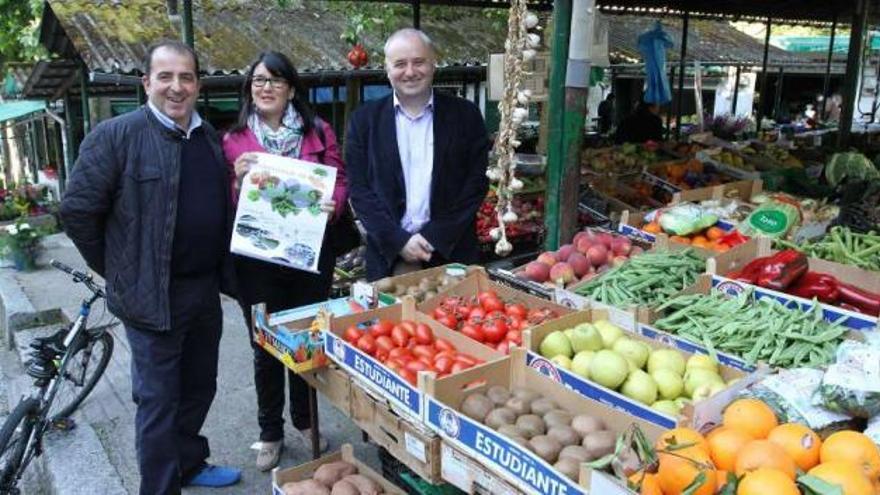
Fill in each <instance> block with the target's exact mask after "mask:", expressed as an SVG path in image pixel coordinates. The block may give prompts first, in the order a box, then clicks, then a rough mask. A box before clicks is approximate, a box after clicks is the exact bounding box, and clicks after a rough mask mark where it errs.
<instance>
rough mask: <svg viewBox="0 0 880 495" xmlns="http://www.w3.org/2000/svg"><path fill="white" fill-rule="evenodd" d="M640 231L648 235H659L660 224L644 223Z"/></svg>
mask: <svg viewBox="0 0 880 495" xmlns="http://www.w3.org/2000/svg"><path fill="white" fill-rule="evenodd" d="M642 230H644V231H645V232H647V233H649V234H659V233H660V232H661V231H662V230H663V229H661V228H660V224H659V223H657V222H650V223H646V224H645V225H643V226H642Z"/></svg>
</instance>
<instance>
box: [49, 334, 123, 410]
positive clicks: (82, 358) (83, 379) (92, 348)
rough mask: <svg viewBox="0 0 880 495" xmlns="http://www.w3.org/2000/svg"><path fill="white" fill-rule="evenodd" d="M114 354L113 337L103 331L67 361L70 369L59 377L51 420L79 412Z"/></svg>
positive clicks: (50, 407)
mask: <svg viewBox="0 0 880 495" xmlns="http://www.w3.org/2000/svg"><path fill="white" fill-rule="evenodd" d="M112 354H113V336H112V335H111V334H110V333H109V332H104V333H102V334H101V335H100V336H98V337H96V338H90V339H88V340H86V341H85V343H84V344H83V345H82V346H80V347H79V348H78V349H77V350H76V351H75V352H74V353H73V354H72V355H71V356H70V357H69V358H68V362H67V368H66V369H65V370H64V373H63V374H61V375H60V376H58V378H57V383H56V385H55V387H56V388H55V396H54V397H53V398H52V404H51V405H50V406H49V412H48V414H47V417H48V418H49V420H50V421H56V420H59V419H62V418H67V417H70V415H71V414H73V412H74V411H76V409H77V408H78V407H79V406H80V404H82V401H83V400H85V398H86V397H87V396H88V395H89V393H91V391H92V389H94V388H95V385H96V384H97V383H98V380H99V379H100V378H101V375H103V374H104V370H106V369H107V364H108V363H109V362H110V356H111V355H112Z"/></svg>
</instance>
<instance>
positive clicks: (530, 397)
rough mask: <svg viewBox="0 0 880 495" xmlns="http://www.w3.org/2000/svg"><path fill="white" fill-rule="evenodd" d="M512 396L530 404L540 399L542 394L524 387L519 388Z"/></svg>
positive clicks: (512, 392)
mask: <svg viewBox="0 0 880 495" xmlns="http://www.w3.org/2000/svg"><path fill="white" fill-rule="evenodd" d="M511 395H513V396H514V397H518V398H520V399H523V400H526V401H528V402H529V403H531V402H532V401H534V400H535V399H540V398H541V394H539V393H538V392H535V391H534V390H530V389H527V388H524V387H517V388H515V389H513V390H512V391H511Z"/></svg>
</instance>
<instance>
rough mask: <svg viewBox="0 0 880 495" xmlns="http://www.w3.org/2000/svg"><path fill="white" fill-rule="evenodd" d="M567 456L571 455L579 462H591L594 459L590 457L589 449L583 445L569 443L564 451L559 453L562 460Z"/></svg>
mask: <svg viewBox="0 0 880 495" xmlns="http://www.w3.org/2000/svg"><path fill="white" fill-rule="evenodd" d="M565 457H571V458H572V459H575V460H576V461H578V462H589V461H592V460H593V457H590V454H589V453H588V452H587V449H585V448H584V447H583V446H581V445H569V446H567V447H563V448H562V452H560V453H559V459H560V460H562V459H563V458H565Z"/></svg>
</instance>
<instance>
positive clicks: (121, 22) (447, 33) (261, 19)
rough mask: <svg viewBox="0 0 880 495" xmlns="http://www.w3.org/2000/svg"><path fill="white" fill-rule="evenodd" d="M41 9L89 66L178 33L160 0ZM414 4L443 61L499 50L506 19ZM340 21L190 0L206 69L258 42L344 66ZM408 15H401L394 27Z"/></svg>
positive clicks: (472, 61) (303, 59) (133, 65)
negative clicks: (438, 14) (439, 12)
mask: <svg viewBox="0 0 880 495" xmlns="http://www.w3.org/2000/svg"><path fill="white" fill-rule="evenodd" d="M46 10H47V13H46V14H44V19H43V31H44V32H43V33H42V35H41V39H42V40H43V41H44V42H46V41H47V40H46V38H45V37H46V36H51V34H47V33H46V32H45V31H46V30H47V29H51V24H52V23H53V21H54V20H53V19H52V16H54V18H55V19H57V23H58V24H59V25H60V27H61V28H62V29H63V32H64V34H66V36H67V38H69V39H70V41H71V42H72V43H73V48H74V49H75V51H76V52H77V53H78V54H79V55H80V56H81V57H82V59H83V61H84V62H85V63H86V65H87V66H88V68H89V70H90V71H97V72H109V73H120V72H121V73H134V72H136V71H137V70H139V69H140V67H141V60H142V58H143V55H144V53H145V51H146V48H147V46H148V45H149V44H150V43H151V42H153V41H156V40H159V39H163V38H176V39H179V38H180V34H179V31H178V23H176V22H173V21H172V19H171V17H170V16H169V14H168V10H167V8H166V2H165V1H163V0H139V1H137V2H120V1H118V0H103V1H102V0H93V1H88V0H50V1H49V9H46ZM422 12H423V14H422V29H423V30H425V31H426V32H427V33H428V34H429V35H430V36H431V37H432V38H433V39H434V41H435V43H436V44H437V45H438V47H439V49H440V51H441V53H442V60H441V63H442V64H443V65H483V64H485V62H486V60H487V58H488V56H487V55H488V53H490V52H499V51H501V50H502V47H503V44H504V39H505V38H506V35H507V28H506V26H504V25H501V23H491V22H486V20H485V18H484V17H483V16H481V15H474V14H475V11H474V10H473V9H460V10H459V11H456V12H454V13H453V12H452V11H450V10H449V9H445V12H444V16H443V17H442V18H439V17H436V16H432V15H431V13H430V7H424V8H423V11H422ZM346 21H347V18H346V15H345V13H343V12H340V11H339V8H338V7H335V8H332V7H330V6H328V2H318V1H308V2H302V3H301V5H294V6H291V7H287V8H279V7H278V6H277V2H276V1H275V0H253V1H248V2H240V1H234V0H194V1H193V25H194V31H195V46H196V50H197V51H198V53H199V62H200V63H201V67H202V70H203V71H205V72H206V73H208V74H235V73H241V72H243V71H244V70H246V69H247V66H248V64H249V63H250V62H251V61H252V59H253V58H254V57H255V55H256V54H257V53H258V52H260V51H262V50H265V49H273V50H278V51H281V52H284V53H286V54H287V55H288V56H290V57H291V59H292V60H293V61H294V63H295V64H296V66H297V68H299V69H300V70H302V71H304V72H308V71H322V70H344V69H347V68H349V65H348V63H347V61H346V54H347V53H348V51H349V49H350V46H349V45H347V44H346V43H345V42H344V41H342V40H341V39H340V38H339V35H340V33H342V31H343V30H344V28H345V24H346ZM410 21H411V19H410V18H409V17H404V16H401V17H400V19H398V26H395V28H396V27H403V26H406V25H409V24H410ZM364 41H365V45H366V46H367V48H368V49H370V50H381V46H382V43H383V42H384V40H381V39H374V38H367V39H365V40H364ZM49 48H50V50H53V51H56V52H57V51H59V47H54V49H53V47H52V46H49ZM377 62H378V61H377ZM375 66H376V67H378V64H376V65H375Z"/></svg>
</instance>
